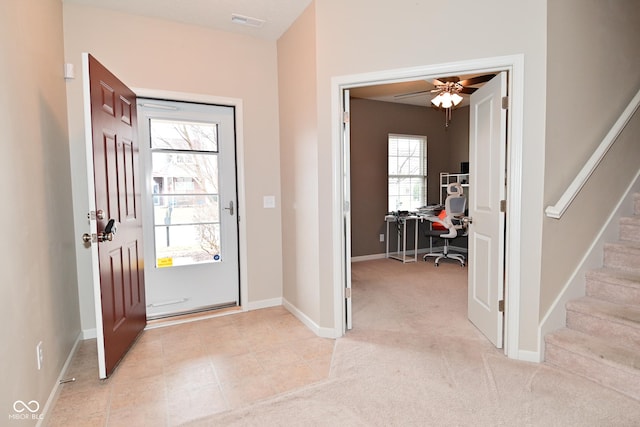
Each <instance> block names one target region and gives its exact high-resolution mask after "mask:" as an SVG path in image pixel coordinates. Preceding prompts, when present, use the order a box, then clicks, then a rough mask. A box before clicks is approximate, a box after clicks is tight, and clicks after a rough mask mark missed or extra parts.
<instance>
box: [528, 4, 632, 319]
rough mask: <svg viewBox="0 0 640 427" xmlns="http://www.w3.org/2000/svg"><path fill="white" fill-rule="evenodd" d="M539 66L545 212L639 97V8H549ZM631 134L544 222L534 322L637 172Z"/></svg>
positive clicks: (615, 6) (628, 132)
mask: <svg viewBox="0 0 640 427" xmlns="http://www.w3.org/2000/svg"><path fill="white" fill-rule="evenodd" d="M547 64H548V66H547V73H548V74H547V79H548V85H547V99H548V100H549V103H548V105H547V117H546V121H547V130H546V164H545V186H544V187H545V191H544V200H545V206H547V205H554V204H555V203H556V202H557V201H558V198H559V197H560V196H561V195H562V193H563V192H564V190H565V189H566V187H567V186H568V185H569V184H570V183H571V181H572V180H573V178H574V177H575V176H576V174H577V173H578V172H579V171H580V169H581V168H582V166H583V165H584V163H585V161H586V160H587V159H588V158H589V157H590V156H591V154H592V153H593V152H594V150H595V149H596V147H597V146H598V145H599V144H600V142H601V141H602V139H603V137H604V136H605V135H606V133H607V132H608V131H609V129H610V128H611V126H612V125H613V124H614V122H615V120H616V119H617V118H618V117H619V116H620V114H621V113H622V111H623V110H624V108H625V107H626V106H627V104H628V103H629V101H630V100H631V98H632V97H633V96H634V95H635V94H636V93H637V91H638V90H640V72H639V71H638V70H640V2H638V1H637V0H614V1H608V2H603V1H599V0H584V1H583V0H566V1H561V2H549V10H548V61H547ZM638 120H640V118H638V113H636V118H635V123H637V122H638ZM638 132H639V128H638V125H637V124H635V125H634V124H631V125H630V127H629V129H628V130H627V131H626V132H625V134H624V135H623V137H622V138H621V139H620V141H619V142H618V143H616V145H615V146H614V148H613V149H612V151H611V152H610V153H609V154H608V155H607V157H606V158H605V160H604V161H603V163H602V164H601V166H600V168H599V169H598V171H597V172H596V173H595V174H594V175H593V176H592V178H591V179H590V180H589V182H588V184H587V185H586V187H585V188H584V189H583V190H582V191H581V192H580V194H579V195H578V197H577V199H576V200H575V201H574V203H573V205H572V206H571V207H570V208H569V210H568V211H567V212H566V214H565V216H564V217H563V218H562V219H561V220H556V219H550V218H546V219H545V220H544V234H543V245H544V251H543V258H542V272H543V274H542V280H541V286H542V289H541V304H540V315H541V316H543V315H544V314H545V313H546V312H547V310H548V309H549V308H550V306H551V304H552V303H553V301H554V299H555V298H556V296H557V295H558V293H559V292H560V291H561V289H562V287H563V286H564V285H565V283H566V282H567V280H568V279H569V277H570V275H571V274H572V272H573V270H574V269H575V268H576V265H577V263H578V262H579V260H580V259H581V258H582V257H583V256H584V254H585V252H586V251H587V249H588V247H589V246H590V244H591V242H592V241H593V239H594V237H595V236H596V234H597V233H598V232H599V231H600V228H601V227H602V223H603V221H604V220H605V219H606V218H607V217H608V215H609V214H610V209H608V208H607V207H610V206H613V205H614V204H615V203H617V202H618V200H619V199H620V197H621V196H622V193H623V192H624V190H625V189H626V188H627V186H628V185H629V183H630V182H631V179H632V178H633V177H634V176H635V174H636V173H637V172H638V168H639V166H638V165H639V164H640V161H639V159H640V144H638V141H640V133H638Z"/></svg>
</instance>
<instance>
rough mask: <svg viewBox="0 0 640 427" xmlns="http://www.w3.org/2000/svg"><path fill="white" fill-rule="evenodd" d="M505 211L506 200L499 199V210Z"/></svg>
mask: <svg viewBox="0 0 640 427" xmlns="http://www.w3.org/2000/svg"><path fill="white" fill-rule="evenodd" d="M506 211H507V201H506V200H500V212H506Z"/></svg>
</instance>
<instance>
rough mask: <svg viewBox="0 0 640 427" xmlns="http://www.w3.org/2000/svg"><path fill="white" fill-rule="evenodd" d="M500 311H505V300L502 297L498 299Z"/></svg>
mask: <svg viewBox="0 0 640 427" xmlns="http://www.w3.org/2000/svg"><path fill="white" fill-rule="evenodd" d="M498 311H499V312H500V313H504V300H503V299H501V300H500V301H498Z"/></svg>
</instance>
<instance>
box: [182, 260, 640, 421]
mask: <svg viewBox="0 0 640 427" xmlns="http://www.w3.org/2000/svg"><path fill="white" fill-rule="evenodd" d="M466 275H467V269H466V268H461V267H460V266H459V264H458V265H456V264H454V263H448V262H443V263H441V265H440V267H437V268H436V267H434V266H433V264H432V263H431V262H419V263H417V264H404V265H403V264H402V263H400V262H398V261H392V260H377V261H367V262H361V263H355V264H353V288H354V289H353V307H354V313H353V314H354V329H353V330H352V331H350V332H348V333H347V334H346V336H345V337H343V338H340V339H338V340H336V344H335V351H334V357H333V362H332V367H331V375H330V377H329V379H328V380H326V381H323V382H320V383H316V384H313V385H311V386H308V387H305V388H303V389H299V390H296V391H293V392H289V393H286V394H283V395H279V396H277V397H275V398H272V399H269V400H265V401H262V402H259V403H257V404H253V405H251V406H247V407H244V408H240V409H237V410H234V411H231V412H226V413H222V414H218V415H216V416H213V417H210V418H206V419H202V420H199V421H197V422H195V423H192V424H189V425H192V426H218V425H219V426H639V425H640V402H638V401H635V400H632V399H630V398H627V397H625V396H623V395H621V394H619V393H617V392H614V391H611V390H609V389H606V388H603V387H601V386H599V385H597V384H595V383H593V382H590V381H588V380H586V379H582V378H580V377H577V376H574V375H571V374H566V373H563V372H562V371H560V370H558V369H556V368H553V367H550V366H547V365H545V364H536V363H527V362H520V361H514V360H511V359H508V358H506V357H505V356H504V355H503V353H502V350H498V349H496V348H495V347H493V345H492V344H491V343H489V342H488V341H487V340H486V339H485V338H484V336H483V335H482V334H481V333H480V332H479V331H478V330H477V329H475V327H474V326H473V325H472V324H471V323H470V322H469V321H468V320H467V317H466V305H467V303H466V301H467V293H466V292H467V291H466V284H467V281H466Z"/></svg>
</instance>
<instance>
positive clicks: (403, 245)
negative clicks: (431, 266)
mask: <svg viewBox="0 0 640 427" xmlns="http://www.w3.org/2000/svg"><path fill="white" fill-rule="evenodd" d="M384 220H385V222H386V223H387V252H386V257H387V258H392V259H397V260H398V261H402V262H403V263H406V262H417V261H418V221H420V220H421V217H419V216H417V215H402V216H396V215H387V216H385V217H384ZM410 221H413V230H414V243H413V248H414V249H413V256H409V257H407V222H410ZM391 223H399V224H398V227H396V230H397V239H396V246H397V247H396V251H395V252H391V253H389V224H391Z"/></svg>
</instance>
